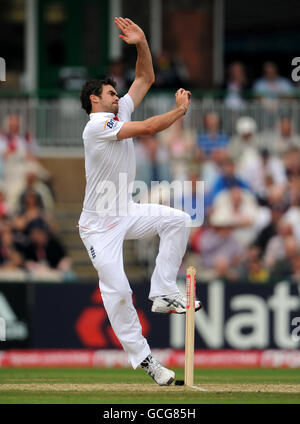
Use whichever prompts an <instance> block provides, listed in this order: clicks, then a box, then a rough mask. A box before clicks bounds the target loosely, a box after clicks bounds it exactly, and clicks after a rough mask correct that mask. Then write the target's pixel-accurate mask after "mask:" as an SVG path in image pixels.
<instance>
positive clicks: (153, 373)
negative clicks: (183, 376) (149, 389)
mask: <svg viewBox="0 0 300 424" xmlns="http://www.w3.org/2000/svg"><path fill="white" fill-rule="evenodd" d="M141 367H142V368H143V369H144V370H145V371H146V372H147V374H149V375H150V377H152V378H153V380H154V381H155V382H156V383H157V384H159V385H160V386H169V385H170V384H171V383H172V382H173V381H174V380H175V372H174V371H172V370H168V368H165V367H163V366H162V365H161V363H160V362H158V360H157V359H155V358H153V356H152V355H148V356H147V358H146V359H144V361H143V362H142V363H141Z"/></svg>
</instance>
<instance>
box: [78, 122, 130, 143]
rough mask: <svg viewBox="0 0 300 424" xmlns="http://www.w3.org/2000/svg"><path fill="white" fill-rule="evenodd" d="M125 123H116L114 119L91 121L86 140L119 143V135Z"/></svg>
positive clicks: (86, 132) (85, 134) (85, 136)
mask: <svg viewBox="0 0 300 424" xmlns="http://www.w3.org/2000/svg"><path fill="white" fill-rule="evenodd" d="M123 125H124V122H121V121H115V120H114V119H113V118H107V119H105V120H104V119H99V120H95V121H90V123H89V127H88V129H87V131H85V133H84V138H93V139H95V140H96V141H117V140H118V138H117V135H118V132H119V131H120V129H121V128H122V126H123Z"/></svg>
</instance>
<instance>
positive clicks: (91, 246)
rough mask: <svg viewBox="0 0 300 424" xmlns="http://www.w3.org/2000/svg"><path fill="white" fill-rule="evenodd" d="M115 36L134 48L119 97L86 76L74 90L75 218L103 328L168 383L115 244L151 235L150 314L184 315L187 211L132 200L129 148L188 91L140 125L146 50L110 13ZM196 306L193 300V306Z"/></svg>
mask: <svg viewBox="0 0 300 424" xmlns="http://www.w3.org/2000/svg"><path fill="white" fill-rule="evenodd" d="M115 24H116V26H117V27H118V28H119V30H120V31H121V35H120V38H122V39H123V40H124V42H126V43H128V44H134V45H135V46H136V49H137V61H136V75H135V79H134V81H133V83H132V85H131V87H130V89H129V91H128V93H127V94H126V95H125V96H124V97H122V98H120V99H119V97H118V93H117V91H116V84H115V82H114V81H113V80H111V79H109V78H106V79H103V80H90V81H87V82H86V83H85V84H84V86H83V88H82V91H81V96H80V99H81V104H82V108H83V109H84V110H85V111H86V112H87V114H88V115H89V117H90V119H89V121H88V123H87V124H86V127H85V129H84V131H83V142H84V150H85V172H86V189H85V198H84V203H83V209H82V213H81V216H80V219H79V224H78V226H79V233H80V237H81V239H82V241H83V243H84V245H85V247H86V249H87V251H88V254H89V256H90V259H91V261H92V263H93V266H94V267H95V269H96V270H97V272H98V275H99V287H100V291H101V295H102V299H103V304H104V307H105V309H106V312H107V315H108V317H109V320H110V323H111V326H112V328H113V330H114V332H115V334H116V336H117V337H118V339H119V340H120V342H121V344H122V346H123V348H124V350H125V351H126V352H127V354H128V358H129V361H130V363H131V365H132V367H133V368H134V369H136V368H137V367H138V366H141V367H142V368H143V369H144V370H145V371H146V372H147V373H148V374H149V375H150V376H151V377H152V378H153V379H154V381H155V382H156V383H157V384H159V385H161V386H164V385H169V384H171V383H172V382H173V380H174V379H175V373H174V371H172V370H169V369H167V368H165V367H163V366H162V365H161V364H160V363H159V362H158V361H157V360H156V359H155V358H154V357H153V356H152V355H151V350H150V347H149V345H148V343H147V340H146V339H145V337H143V335H142V328H141V325H140V322H139V319H138V315H137V312H136V310H135V308H134V306H133V303H132V291H131V288H130V285H129V282H128V279H127V277H126V274H125V272H124V265H123V252H122V249H123V241H124V240H133V239H134V240H135V239H141V238H145V237H150V236H154V235H155V234H158V235H159V237H160V245H159V253H158V255H157V258H156V266H155V269H154V272H153V274H152V277H151V286H150V293H149V299H150V300H151V301H152V302H153V304H152V309H151V310H152V312H158V313H166V314H168V313H178V314H181V313H185V310H186V298H185V297H184V296H182V295H181V294H180V293H179V290H178V287H177V285H176V276H177V273H178V269H179V267H180V265H181V261H182V257H183V255H184V253H185V250H186V245H187V242H188V237H189V232H190V225H189V222H190V216H189V215H188V214H186V213H185V212H182V211H179V210H175V209H172V208H169V207H167V206H163V205H159V204H138V203H134V202H133V200H132V194H131V193H132V189H131V187H132V185H133V182H134V180H135V153H134V145H133V140H132V137H137V136H140V135H146V134H155V133H157V132H159V131H162V130H164V129H166V128H168V127H169V126H170V125H172V124H173V123H174V122H175V121H176V120H177V119H179V118H181V117H182V116H183V115H185V113H186V112H187V110H188V107H189V105H190V96H191V93H190V92H189V91H186V90H184V89H182V88H180V89H179V90H178V91H177V92H176V94H175V99H176V107H175V108H174V109H173V110H170V111H169V112H167V113H163V114H161V115H157V116H153V117H151V118H149V119H146V120H144V121H140V122H134V121H131V114H132V113H133V111H134V109H135V108H136V107H137V106H138V105H139V104H140V102H141V101H142V100H143V98H144V96H145V95H146V93H147V92H148V90H149V89H150V87H151V85H152V84H153V82H154V71H153V65H152V58H151V53H150V50H149V47H148V43H147V40H146V37H145V34H144V32H143V31H142V29H141V28H140V27H139V26H138V25H136V24H135V23H134V22H132V21H131V20H130V19H124V18H115ZM200 308H201V303H200V302H199V301H197V302H196V305H195V309H196V310H199V309H200Z"/></svg>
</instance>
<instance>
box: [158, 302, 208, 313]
mask: <svg viewBox="0 0 300 424" xmlns="http://www.w3.org/2000/svg"><path fill="white" fill-rule="evenodd" d="M201 308H202V303H200V305H199V307H198V308H195V312H197V311H199V310H200V309H201ZM151 312H155V313H157V314H180V315H182V314H185V313H186V311H183V312H178V311H176V309H171V310H170V311H168V312H160V311H153V310H152V309H151Z"/></svg>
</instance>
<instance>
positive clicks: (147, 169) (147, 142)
mask: <svg viewBox="0 0 300 424" xmlns="http://www.w3.org/2000/svg"><path fill="white" fill-rule="evenodd" d="M135 151H136V162H137V165H136V166H137V177H136V179H137V180H142V181H144V182H145V183H146V184H147V186H148V187H150V186H151V181H163V180H167V181H170V180H171V175H170V170H169V152H168V150H167V148H166V147H165V146H164V145H162V144H161V143H159V142H158V139H157V138H156V137H155V136H152V135H143V136H140V137H139V138H138V140H137V143H136V145H135Z"/></svg>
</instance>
